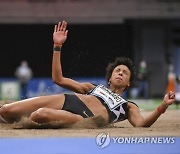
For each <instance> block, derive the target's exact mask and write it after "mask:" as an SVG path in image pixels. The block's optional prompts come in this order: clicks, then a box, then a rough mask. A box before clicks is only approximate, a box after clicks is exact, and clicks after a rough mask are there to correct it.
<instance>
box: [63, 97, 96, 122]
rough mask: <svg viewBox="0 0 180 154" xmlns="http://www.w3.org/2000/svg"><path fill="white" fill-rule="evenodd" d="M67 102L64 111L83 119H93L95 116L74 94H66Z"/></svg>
mask: <svg viewBox="0 0 180 154" xmlns="http://www.w3.org/2000/svg"><path fill="white" fill-rule="evenodd" d="M64 96H65V101H64V105H63V107H62V110H65V111H69V112H71V113H74V114H78V115H81V116H82V117H83V118H89V117H93V116H94V114H93V113H92V112H91V110H89V108H88V107H87V106H86V105H85V104H84V103H83V102H82V101H81V100H80V99H79V98H78V97H77V96H76V95H74V94H64Z"/></svg>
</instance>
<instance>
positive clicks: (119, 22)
mask: <svg viewBox="0 0 180 154" xmlns="http://www.w3.org/2000/svg"><path fill="white" fill-rule="evenodd" d="M62 20H66V21H67V22H68V30H69V33H68V39H67V41H66V43H65V44H64V46H63V51H62V67H63V73H64V76H66V77H70V78H73V79H76V80H78V81H80V82H81V81H90V82H92V83H95V84H99V83H103V84H105V79H104V76H105V68H106V66H107V64H108V63H109V62H111V61H113V60H114V59H115V57H118V56H127V57H130V58H131V59H132V60H133V62H134V65H135V66H136V73H137V74H136V79H135V80H134V82H133V83H132V86H131V88H129V89H128V90H127V91H126V92H125V93H124V97H126V98H128V99H145V100H146V101H147V102H148V101H149V100H151V99H152V98H162V97H163V96H164V94H165V92H166V91H168V90H175V91H176V93H177V96H176V97H177V100H178V99H179V93H180V83H179V82H180V0H0V52H1V56H0V59H1V60H0V97H1V100H3V99H13V100H19V99H24V98H29V97H33V96H37V95H46V94H52V93H60V92H66V90H65V89H62V88H60V87H58V86H56V85H54V84H53V83H52V81H51V62H52V52H53V51H52V47H53V41H52V33H53V28H54V24H57V23H58V22H59V21H62ZM22 61H26V62H27V64H28V65H27V66H28V67H29V68H30V69H31V74H29V76H28V77H27V78H26V77H23V79H24V80H25V78H26V81H25V82H24V83H23V84H25V87H26V89H25V93H26V94H24V93H22V90H23V86H22V81H21V79H20V78H19V77H18V76H17V73H15V72H17V68H18V66H19V65H20V64H21V63H22ZM22 72H23V73H24V76H25V74H26V73H25V72H26V71H25V69H24V70H23V71H22ZM23 73H22V74H23Z"/></svg>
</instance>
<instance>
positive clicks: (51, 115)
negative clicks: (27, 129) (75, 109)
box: [29, 108, 84, 124]
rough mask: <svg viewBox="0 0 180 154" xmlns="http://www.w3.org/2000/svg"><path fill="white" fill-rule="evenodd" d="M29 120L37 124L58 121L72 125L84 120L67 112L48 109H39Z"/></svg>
mask: <svg viewBox="0 0 180 154" xmlns="http://www.w3.org/2000/svg"><path fill="white" fill-rule="evenodd" d="M29 118H30V120H32V121H35V122H37V123H44V122H49V121H60V122H62V124H72V123H75V122H78V121H80V120H83V119H84V118H83V117H82V116H80V115H77V114H73V113H71V112H68V111H64V110H56V109H50V108H40V109H38V110H36V111H34V112H33V113H32V114H31V115H30V117H29Z"/></svg>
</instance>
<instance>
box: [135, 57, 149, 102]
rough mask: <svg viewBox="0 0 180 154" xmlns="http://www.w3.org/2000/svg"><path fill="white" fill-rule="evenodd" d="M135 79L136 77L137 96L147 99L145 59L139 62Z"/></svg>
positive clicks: (147, 85) (147, 86)
mask: <svg viewBox="0 0 180 154" xmlns="http://www.w3.org/2000/svg"><path fill="white" fill-rule="evenodd" d="M137 79H138V97H143V98H145V99H148V98H149V83H148V71H147V64H146V61H145V60H142V61H141V62H140V65H139V68H138V74H137Z"/></svg>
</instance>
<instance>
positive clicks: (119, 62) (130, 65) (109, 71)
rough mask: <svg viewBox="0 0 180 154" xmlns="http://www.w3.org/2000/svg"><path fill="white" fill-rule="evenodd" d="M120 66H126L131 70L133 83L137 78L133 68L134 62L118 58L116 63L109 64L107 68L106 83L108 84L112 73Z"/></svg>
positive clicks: (125, 58)
mask: <svg viewBox="0 0 180 154" xmlns="http://www.w3.org/2000/svg"><path fill="white" fill-rule="evenodd" d="M118 65H125V66H127V67H128V68H129V70H130V72H131V76H130V82H132V81H133V79H134V76H135V67H134V66H133V63H132V60H131V59H130V58H127V57H117V58H116V59H115V61H114V62H112V63H109V64H108V65H107V67H106V82H107V84H108V82H109V79H110V78H111V75H112V72H113V70H114V69H115V67H116V66H118Z"/></svg>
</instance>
